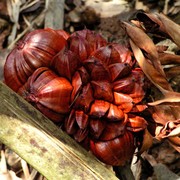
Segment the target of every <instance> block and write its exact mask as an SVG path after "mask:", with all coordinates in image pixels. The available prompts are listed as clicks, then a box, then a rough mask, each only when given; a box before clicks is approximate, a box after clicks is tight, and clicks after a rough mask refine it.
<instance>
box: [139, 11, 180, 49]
mask: <svg viewBox="0 0 180 180" xmlns="http://www.w3.org/2000/svg"><path fill="white" fill-rule="evenodd" d="M137 18H138V20H140V21H141V22H143V24H144V26H145V28H146V30H147V31H150V32H154V33H157V32H158V31H159V32H160V33H161V34H163V35H166V37H169V38H171V39H172V40H173V41H174V42H175V43H176V44H177V45H178V46H179V47H180V26H179V25H178V24H176V23H175V22H173V21H172V20H170V19H169V18H168V17H167V16H165V15H164V14H162V13H161V14H159V13H156V14H151V13H142V12H140V13H138V14H137Z"/></svg>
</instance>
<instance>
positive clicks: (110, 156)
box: [90, 131, 135, 166]
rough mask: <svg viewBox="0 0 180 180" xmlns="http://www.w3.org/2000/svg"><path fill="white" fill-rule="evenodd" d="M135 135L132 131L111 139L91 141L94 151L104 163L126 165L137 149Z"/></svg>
mask: <svg viewBox="0 0 180 180" xmlns="http://www.w3.org/2000/svg"><path fill="white" fill-rule="evenodd" d="M134 144H135V143H134V136H133V134H132V133H131V132H130V131H126V132H125V134H124V135H121V136H118V137H116V138H114V139H111V140H109V141H93V140H91V141H90V146H91V150H92V152H93V153H94V154H95V155H96V156H97V157H98V158H99V159H100V160H101V161H102V162H104V163H106V164H110V165H113V166H119V165H124V164H125V163H126V162H127V160H129V159H130V158H131V157H132V155H133V153H134V150H135V145H134Z"/></svg>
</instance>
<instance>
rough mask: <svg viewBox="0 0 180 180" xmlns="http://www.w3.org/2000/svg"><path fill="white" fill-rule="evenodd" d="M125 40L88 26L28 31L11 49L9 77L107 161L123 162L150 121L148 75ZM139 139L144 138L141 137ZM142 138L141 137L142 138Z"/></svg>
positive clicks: (22, 92)
mask: <svg viewBox="0 0 180 180" xmlns="http://www.w3.org/2000/svg"><path fill="white" fill-rule="evenodd" d="M135 63H136V62H135V60H134V59H133V58H132V52H131V51H130V50H129V49H128V48H127V47H125V45H123V44H117V43H108V42H107V41H106V40H105V39H104V38H103V37H102V36H101V35H99V34H97V33H95V32H93V31H90V30H87V29H85V30H82V31H77V32H74V33H73V34H71V35H69V34H68V33H66V32H65V31H63V30H52V29H42V30H35V31H33V32H30V33H29V34H27V35H26V36H25V37H24V38H23V39H22V40H21V41H20V42H19V43H18V44H17V46H16V47H15V48H14V49H13V50H12V52H11V53H10V54H9V55H8V57H7V60H6V63H5V66H4V78H5V83H6V84H7V85H8V86H9V87H10V88H12V89H13V90H14V91H15V92H17V93H18V94H20V95H21V96H22V97H24V98H25V99H26V100H27V101H28V102H30V103H31V104H32V105H34V106H35V107H36V108H37V109H39V110H40V111H41V112H42V113H43V114H44V115H46V116H47V117H48V118H49V119H51V120H52V121H54V122H56V123H61V126H62V128H63V130H64V131H66V132H67V133H68V134H69V135H71V136H72V137H73V138H74V139H75V140H76V141H77V142H79V143H80V144H82V145H83V146H84V147H85V148H86V149H88V150H91V151H92V152H93V153H94V154H95V156H96V157H97V158H98V159H100V160H101V161H102V162H104V163H106V164H110V165H114V166H117V165H123V164H124V163H125V162H126V161H127V160H129V159H130V158H131V157H132V156H133V153H134V151H135V148H136V147H137V145H138V144H139V142H137V141H136V140H135V137H136V135H137V133H139V132H141V131H142V132H143V131H144V130H145V129H146V127H147V122H146V120H145V119H144V118H143V117H141V116H139V115H137V114H138V113H139V112H141V111H143V110H144V109H145V108H146V105H144V104H142V100H143V98H144V95H145V90H144V87H145V86H144V85H145V82H144V80H145V77H144V74H143V72H142V71H141V69H140V68H136V67H135ZM137 139H138V138H137ZM140 144H141V143H140Z"/></svg>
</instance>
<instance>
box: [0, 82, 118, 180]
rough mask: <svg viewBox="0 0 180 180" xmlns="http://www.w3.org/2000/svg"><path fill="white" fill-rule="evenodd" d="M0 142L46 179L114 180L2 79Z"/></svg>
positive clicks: (98, 163)
mask: <svg viewBox="0 0 180 180" xmlns="http://www.w3.org/2000/svg"><path fill="white" fill-rule="evenodd" d="M0 141H1V142H2V143H4V144H5V145H7V146H8V147H9V148H11V149H12V150H13V151H14V152H16V153H17V154H18V155H19V156H20V157H22V158H23V159H24V160H25V161H27V162H28V163H29V164H30V165H31V166H33V167H34V168H35V169H36V170H37V171H39V172H40V173H41V174H42V175H44V176H45V177H46V178H47V179H50V180H57V179H76V180H81V179H91V180H93V179H96V180H97V179H102V180H103V179H104V180H106V179H111V180H115V179H117V177H116V176H115V175H114V173H113V172H112V171H110V170H109V169H107V168H106V167H105V166H104V165H102V164H101V163H100V162H99V161H98V160H97V159H96V158H95V157H94V156H93V155H92V154H90V153H89V152H87V151H86V150H85V149H83V148H82V147H81V146H80V145H79V144H77V143H76V142H75V141H74V140H73V139H72V138H71V137H69V136H68V135H67V134H66V133H64V132H63V131H62V130H61V129H59V128H58V127H57V126H56V125H55V124H53V123H52V122H51V121H50V120H49V119H47V118H46V117H45V116H43V115H42V114H41V113H40V112H39V111H38V110H36V109H35V108H34V107H32V106H31V105H30V104H29V103H27V102H26V101H25V100H24V99H23V98H21V97H20V96H19V95H17V94H16V93H14V92H13V91H12V90H11V89H9V88H8V87H7V86H6V85H5V84H3V83H2V82H0Z"/></svg>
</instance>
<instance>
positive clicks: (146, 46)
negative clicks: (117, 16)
mask: <svg viewBox="0 0 180 180" xmlns="http://www.w3.org/2000/svg"><path fill="white" fill-rule="evenodd" d="M124 25H125V29H126V32H127V34H128V36H129V37H130V38H131V40H132V41H133V42H134V43H135V44H136V45H137V46H138V47H139V48H140V49H142V50H144V51H145V52H146V53H147V56H148V57H149V60H150V61H151V62H152V64H153V66H154V68H156V69H157V70H158V71H159V72H160V73H161V74H162V75H164V76H165V73H164V71H163V69H162V66H161V63H160V61H159V59H158V51H157V47H156V46H155V44H154V43H153V41H152V40H151V38H150V37H149V36H148V35H147V34H146V33H145V32H144V31H143V30H142V29H140V28H138V27H136V26H132V25H130V24H129V23H126V22H124Z"/></svg>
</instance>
